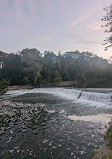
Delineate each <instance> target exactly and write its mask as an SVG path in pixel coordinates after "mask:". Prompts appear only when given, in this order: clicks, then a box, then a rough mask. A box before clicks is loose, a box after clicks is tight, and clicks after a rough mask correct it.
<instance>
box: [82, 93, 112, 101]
mask: <svg viewBox="0 0 112 159" xmlns="http://www.w3.org/2000/svg"><path fill="white" fill-rule="evenodd" d="M80 98H81V99H86V100H90V101H97V102H102V103H107V104H108V103H111V102H112V94H108V93H97V92H86V91H84V92H82V95H81V97H80Z"/></svg>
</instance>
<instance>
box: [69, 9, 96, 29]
mask: <svg viewBox="0 0 112 159" xmlns="http://www.w3.org/2000/svg"><path fill="white" fill-rule="evenodd" d="M94 13H95V8H92V10H88V11H87V12H86V13H84V14H82V15H81V16H79V17H78V18H77V19H75V20H73V21H72V23H71V24H70V26H71V27H72V28H73V27H74V26H76V25H77V24H79V23H82V22H83V21H85V20H86V19H87V18H89V17H90V16H91V15H93V14H94Z"/></svg>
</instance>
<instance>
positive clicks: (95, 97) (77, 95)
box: [6, 88, 112, 108]
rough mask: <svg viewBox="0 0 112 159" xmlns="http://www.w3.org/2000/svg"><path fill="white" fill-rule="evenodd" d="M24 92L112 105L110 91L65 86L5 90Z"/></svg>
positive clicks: (17, 93) (13, 93) (17, 92)
mask: <svg viewBox="0 0 112 159" xmlns="http://www.w3.org/2000/svg"><path fill="white" fill-rule="evenodd" d="M26 93H45V94H52V95H55V96H58V97H60V98H64V99H66V100H72V102H74V103H79V104H80V103H82V104H83V103H85V104H87V105H90V106H97V107H110V108H111V107H112V105H111V104H112V101H111V100H112V93H98V92H86V91H82V90H77V89H68V88H67V89H66V88H35V89H24V90H12V91H7V92H6V94H7V95H11V96H17V95H22V94H26Z"/></svg>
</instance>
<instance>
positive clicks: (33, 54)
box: [21, 49, 42, 85]
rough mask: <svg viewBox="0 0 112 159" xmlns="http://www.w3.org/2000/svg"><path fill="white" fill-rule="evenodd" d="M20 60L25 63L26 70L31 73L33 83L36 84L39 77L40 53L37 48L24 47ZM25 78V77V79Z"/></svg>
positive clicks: (40, 67)
mask: <svg viewBox="0 0 112 159" xmlns="http://www.w3.org/2000/svg"><path fill="white" fill-rule="evenodd" d="M21 61H22V62H23V63H24V64H25V70H26V72H31V75H33V77H34V79H33V83H34V84H35V85H36V84H37V80H38V78H40V77H41V74H40V71H41V69H42V66H41V54H40V51H38V50H37V49H24V50H23V51H22V52H21ZM25 80H26V79H25Z"/></svg>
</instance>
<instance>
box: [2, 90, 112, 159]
mask: <svg viewBox="0 0 112 159" xmlns="http://www.w3.org/2000/svg"><path fill="white" fill-rule="evenodd" d="M111 97H112V92H111V91H105V90H104V91H103V92H102V90H101V92H100V91H97V90H96V91H85V90H84V91H82V90H76V89H74V88H35V89H28V90H12V91H8V92H6V94H4V95H2V96H0V158H1V159H22V158H23V159H86V158H87V154H88V153H90V152H91V151H92V150H94V149H99V146H100V145H101V144H102V143H103V134H104V132H105V125H107V123H108V122H109V121H110V120H111V116H112V101H111V100H112V99H111Z"/></svg>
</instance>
